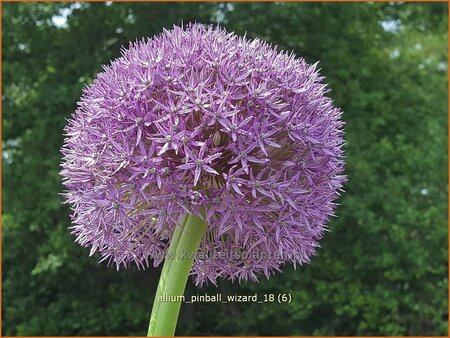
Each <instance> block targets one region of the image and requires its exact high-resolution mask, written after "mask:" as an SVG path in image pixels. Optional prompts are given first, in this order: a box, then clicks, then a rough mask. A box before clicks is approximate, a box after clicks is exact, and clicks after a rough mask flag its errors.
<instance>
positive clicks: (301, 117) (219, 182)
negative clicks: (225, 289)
mask: <svg viewBox="0 0 450 338" xmlns="http://www.w3.org/2000/svg"><path fill="white" fill-rule="evenodd" d="M316 66H317V65H316V64H314V65H309V64H307V63H306V62H305V60H304V59H302V58H298V57H296V56H295V55H294V54H293V53H287V52H283V51H277V50H276V48H275V47H273V46H271V45H269V44H268V43H266V42H263V41H261V40H259V39H254V40H249V39H246V38H245V37H239V36H236V35H235V34H233V33H227V32H226V31H225V30H224V29H223V28H220V27H213V26H205V25H201V24H189V25H187V26H185V27H177V26H175V27H174V28H173V29H172V30H164V32H163V33H161V34H160V35H158V36H155V37H153V38H151V39H146V40H141V41H137V42H135V43H131V44H130V46H129V48H128V49H123V50H122V55H121V56H120V57H119V58H117V59H116V60H114V61H112V62H111V64H110V65H108V66H104V69H103V71H102V72H101V73H100V74H98V76H97V78H96V79H95V80H94V81H93V83H92V84H90V85H89V86H87V87H85V89H84V92H83V96H82V98H81V100H80V102H79V104H78V108H77V110H76V111H75V113H74V114H73V115H72V116H71V118H70V120H69V123H68V125H67V127H66V128H65V140H64V145H63V147H62V153H63V160H62V170H61V175H62V176H63V183H64V186H65V192H64V197H65V201H66V203H68V204H70V206H71V208H72V215H71V217H72V221H73V226H72V227H71V231H72V233H73V234H74V235H75V236H76V241H77V242H78V243H80V244H81V245H83V246H86V247H89V248H90V250H91V254H93V253H95V252H99V253H100V255H101V257H102V260H106V261H108V262H109V263H110V264H115V265H116V266H117V268H119V267H120V266H124V267H128V266H130V265H131V263H135V264H136V265H137V266H138V267H139V268H145V267H148V266H149V265H150V260H152V262H153V265H154V266H157V265H159V264H160V263H161V262H162V261H163V259H164V254H165V252H166V250H167V246H168V242H170V239H171V236H172V235H173V233H174V229H175V228H176V226H177V223H178V221H179V219H180V217H181V215H183V214H186V213H188V214H195V213H198V212H199V210H201V209H202V210H205V217H206V232H205V234H204V235H203V237H202V239H201V243H200V246H199V249H198V252H197V254H196V257H195V258H194V264H193V268H192V275H193V276H194V278H195V282H196V284H197V285H203V284H204V283H206V282H208V281H209V282H213V283H215V282H216V279H217V278H218V277H223V278H227V279H231V280H239V281H240V280H256V279H257V278H258V275H259V274H263V275H265V276H266V277H269V276H270V275H271V274H272V273H274V272H275V271H280V268H281V266H282V265H283V264H285V263H287V262H292V263H294V265H295V264H303V263H307V262H309V261H310V258H311V256H312V255H314V254H315V252H316V249H317V247H318V245H319V240H320V239H321V238H322V236H323V232H324V230H325V228H326V223H327V221H328V219H329V217H330V216H331V215H333V210H334V208H335V205H336V204H335V200H336V198H337V197H338V196H339V191H341V190H342V185H343V183H344V182H345V180H346V177H345V176H344V175H343V169H344V160H343V158H344V153H343V145H344V138H343V137H344V132H343V125H344V123H343V121H342V119H341V115H342V111H341V110H340V109H339V108H337V107H335V106H334V105H333V102H332V100H331V99H330V98H329V97H328V96H326V93H327V91H328V89H327V88H326V84H324V83H323V82H322V81H323V77H321V76H320V75H319V73H318V70H317V69H316Z"/></svg>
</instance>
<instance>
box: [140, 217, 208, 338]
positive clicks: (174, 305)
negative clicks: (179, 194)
mask: <svg viewBox="0 0 450 338" xmlns="http://www.w3.org/2000/svg"><path fill="white" fill-rule="evenodd" d="M183 220H185V222H186V223H185V224H184V226H181V227H177V228H176V230H175V232H174V235H173V237H172V240H171V243H170V246H169V249H168V251H167V255H166V260H165V262H164V266H163V270H162V272H161V277H160V279H159V283H158V289H157V290H156V296H155V301H154V303H153V310H152V315H151V317H150V323H149V328H148V333H147V336H149V337H150V336H173V335H174V334H175V327H176V324H177V320H178V314H179V312H180V307H181V301H182V300H183V294H184V289H185V287H186V282H187V279H188V276H189V272H190V271H191V268H192V263H193V261H194V258H195V254H196V253H197V251H198V247H199V244H200V240H201V239H202V237H203V234H204V232H205V227H206V224H205V221H204V220H202V219H201V218H200V217H198V216H197V215H188V216H184V217H183V219H182V221H181V223H183Z"/></svg>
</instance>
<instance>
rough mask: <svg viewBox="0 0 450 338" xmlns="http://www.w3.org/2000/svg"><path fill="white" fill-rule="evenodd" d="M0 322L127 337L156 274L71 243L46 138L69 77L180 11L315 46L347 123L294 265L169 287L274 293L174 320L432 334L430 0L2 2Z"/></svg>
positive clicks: (437, 266)
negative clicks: (308, 246)
mask: <svg viewBox="0 0 450 338" xmlns="http://www.w3.org/2000/svg"><path fill="white" fill-rule="evenodd" d="M2 7H3V12H2V17H3V33H2V34H3V46H2V48H3V55H2V61H3V69H2V72H3V73H2V74H3V93H2V104H3V114H4V115H3V140H2V145H3V153H2V159H3V206H4V210H3V215H2V221H3V222H2V223H3V224H2V230H3V232H2V235H3V252H2V253H3V256H2V257H3V262H2V263H3V290H2V292H3V328H2V330H3V334H4V335H143V334H144V333H145V330H146V325H147V320H148V316H149V313H150V310H151V304H152V300H153V293H154V291H155V288H156V282H157V278H158V276H159V272H158V271H157V270H155V269H149V270H148V271H146V272H138V271H137V270H136V269H130V270H128V271H119V272H116V271H115V270H113V269H112V268H107V267H105V266H104V265H99V264H98V263H97V260H96V258H95V257H93V258H88V257H87V253H88V252H87V251H86V250H85V249H83V248H79V247H78V246H77V245H76V244H74V243H73V240H72V238H71V237H70V236H69V234H68V230H67V227H68V226H69V224H70V221H69V218H68V212H69V211H68V208H67V207H61V204H60V203H61V198H60V197H59V195H58V194H59V193H60V192H61V190H62V187H61V182H60V178H59V176H58V171H59V167H58V163H59V161H60V153H59V149H60V146H61V143H62V129H63V127H64V124H65V118H67V117H68V116H69V114H70V113H71V112H72V111H73V110H74V109H75V107H76V102H77V100H78V99H79V97H80V95H81V90H82V87H83V85H84V84H85V83H89V82H90V81H92V79H93V78H94V76H95V74H96V73H97V72H98V71H100V70H101V64H103V63H106V62H108V60H111V59H113V58H115V57H117V56H119V52H120V46H122V45H124V46H127V43H128V41H131V40H135V39H137V38H141V37H147V36H152V35H154V34H156V33H158V32H160V31H161V30H162V28H163V27H165V28H170V27H171V26H172V25H173V24H180V23H181V22H191V21H197V22H203V23H208V22H219V23H220V24H222V25H224V26H225V27H226V28H227V29H229V30H230V31H235V32H236V33H238V34H244V33H245V32H247V36H249V37H251V38H256V37H258V38H262V39H265V40H268V41H271V42H273V43H274V44H276V45H278V46H279V48H280V49H287V50H294V51H295V52H296V53H297V54H299V55H302V56H304V57H305V58H306V60H307V61H308V62H316V61H318V60H320V66H321V67H322V73H323V74H324V75H325V76H326V77H327V81H328V82H329V84H330V85H329V88H330V89H331V91H330V93H329V94H330V96H331V97H332V98H333V99H334V100H335V102H336V104H337V105H338V106H340V107H342V108H343V110H344V112H345V113H344V120H345V121H346V123H347V127H346V138H347V143H348V144H347V163H348V164H347V174H348V176H349V182H348V184H346V193H345V194H344V195H343V197H342V198H341V200H340V203H341V206H340V207H339V208H338V210H337V214H338V215H339V217H338V218H337V219H336V220H332V222H331V223H330V229H331V230H332V231H331V232H330V233H327V234H326V236H325V238H324V241H323V245H322V248H321V249H320V250H319V254H318V256H317V257H315V258H314V259H313V261H312V264H310V265H309V266H305V267H301V268H299V269H297V271H294V270H293V269H292V268H291V267H286V269H285V272H284V273H283V274H279V275H276V276H274V277H273V278H271V279H270V280H269V281H266V280H265V279H261V282H260V283H259V284H243V285H232V284H230V283H229V282H225V281H224V282H221V284H220V285H219V287H218V288H216V287H207V288H204V289H201V290H197V289H196V288H194V287H193V286H192V285H190V286H189V288H188V290H187V292H188V293H190V294H193V293H205V292H210V293H216V292H221V293H223V294H234V293H238V294H250V293H255V292H258V293H259V294H260V295H262V294H264V293H291V295H292V303H291V304H227V305H224V304H215V303H205V304H201V303H199V304H185V305H183V308H182V316H181V319H180V323H179V329H178V333H182V334H201V335H207V334H216V335H219V334H220V335H447V304H448V299H447V285H448V280H447V275H448V274H447V256H448V254H447V251H448V248H447V236H448V234H447V226H446V225H447V184H446V182H447V170H446V165H447V152H446V149H447V129H446V128H447V127H446V126H447V58H448V55H447V46H446V41H447V4H446V3H401V4H400V3H359V4H358V3H354V4H333V3H232V4H231V3H228V4H227V3H195V4H194V3H170V4H169V3H76V4H75V3H73V4H70V3H4V4H3V5H2Z"/></svg>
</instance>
